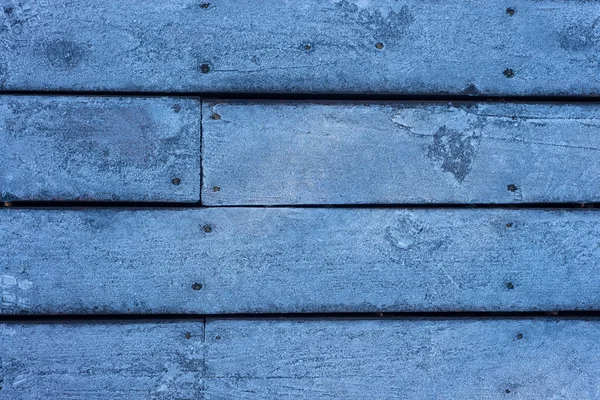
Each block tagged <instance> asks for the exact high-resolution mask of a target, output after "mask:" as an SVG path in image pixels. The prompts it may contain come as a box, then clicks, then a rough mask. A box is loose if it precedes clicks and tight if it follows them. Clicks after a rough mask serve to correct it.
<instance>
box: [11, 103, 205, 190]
mask: <svg viewBox="0 0 600 400" xmlns="http://www.w3.org/2000/svg"><path fill="white" fill-rule="evenodd" d="M0 154H2V157H0V201H15V200H103V201H111V200H120V201H172V202H197V201H199V200H200V103H199V102H198V101H196V100H192V99H180V98H146V99H144V98H117V97H60V96H58V97H56V96H48V97H43V96H0Z"/></svg>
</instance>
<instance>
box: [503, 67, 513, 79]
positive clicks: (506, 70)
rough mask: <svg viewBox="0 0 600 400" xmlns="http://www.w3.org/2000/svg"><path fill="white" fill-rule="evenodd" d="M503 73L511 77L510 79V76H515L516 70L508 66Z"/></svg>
mask: <svg viewBox="0 0 600 400" xmlns="http://www.w3.org/2000/svg"><path fill="white" fill-rule="evenodd" d="M503 74H504V76H505V77H507V78H509V79H510V78H512V77H513V76H515V71H513V70H512V69H510V68H506V69H505V70H504V72H503Z"/></svg>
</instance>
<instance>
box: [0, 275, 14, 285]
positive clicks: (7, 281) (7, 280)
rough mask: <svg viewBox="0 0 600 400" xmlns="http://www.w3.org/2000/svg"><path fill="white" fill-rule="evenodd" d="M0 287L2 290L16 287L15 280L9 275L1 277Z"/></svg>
mask: <svg viewBox="0 0 600 400" xmlns="http://www.w3.org/2000/svg"><path fill="white" fill-rule="evenodd" d="M0 285H1V286H2V287H3V288H6V287H10V286H16V285H17V279H16V278H15V277H14V276H11V275H2V278H0Z"/></svg>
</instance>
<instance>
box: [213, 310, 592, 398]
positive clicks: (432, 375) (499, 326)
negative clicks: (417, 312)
mask: <svg viewBox="0 0 600 400" xmlns="http://www.w3.org/2000/svg"><path fill="white" fill-rule="evenodd" d="M206 342H207V349H208V351H207V353H206V368H207V369H206V373H207V385H206V393H207V398H210V399H231V398H236V399H274V398H276V399H309V398H310V399H316V398H319V399H366V398H373V399H505V398H511V399H513V398H514V399H559V398H560V399H596V398H599V397H600V385H599V384H598V380H599V378H600V373H599V372H598V371H600V360H599V358H598V354H599V352H600V344H599V343H600V321H598V320H592V321H581V320H429V321H426V320H416V321H410V320H404V321H403V320H379V321H373V320H371V321H368V320H367V321H365V320H362V321H357V320H354V321H352V320H350V321H344V320H333V321H332V320H323V321H315V320H304V321H303V320H293V321H284V320H271V321H269V320H266V321H256V320H247V321H239V320H215V321H213V320H208V321H207V324H206ZM213 377H217V378H218V379H215V378H213Z"/></svg>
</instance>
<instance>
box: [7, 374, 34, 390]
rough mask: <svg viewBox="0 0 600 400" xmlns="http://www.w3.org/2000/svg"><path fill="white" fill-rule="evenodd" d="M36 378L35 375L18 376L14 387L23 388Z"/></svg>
mask: <svg viewBox="0 0 600 400" xmlns="http://www.w3.org/2000/svg"><path fill="white" fill-rule="evenodd" d="M33 378H34V376H33V374H22V375H17V376H16V377H15V380H14V381H13V384H12V385H13V387H18V386H23V385H26V384H27V383H29V382H31V381H32V380H33Z"/></svg>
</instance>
